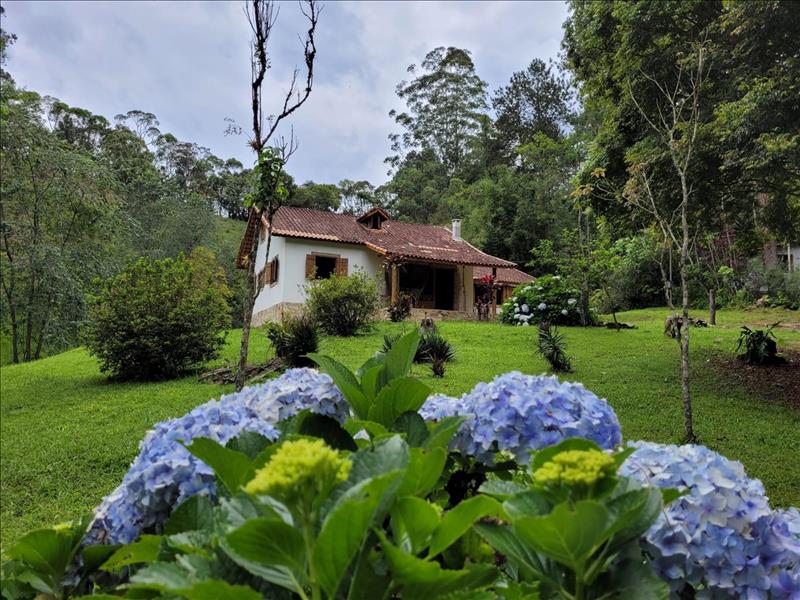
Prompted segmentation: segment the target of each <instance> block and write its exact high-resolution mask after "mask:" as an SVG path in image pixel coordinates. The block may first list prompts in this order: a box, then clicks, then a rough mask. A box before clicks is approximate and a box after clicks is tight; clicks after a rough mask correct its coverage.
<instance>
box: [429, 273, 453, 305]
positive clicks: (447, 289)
mask: <svg viewBox="0 0 800 600" xmlns="http://www.w3.org/2000/svg"><path fill="white" fill-rule="evenodd" d="M455 275H456V271H455V269H436V277H435V280H434V281H435V284H434V285H435V288H436V293H435V298H436V305H435V306H434V308H437V309H439V310H453V300H454V299H455V295H456V277H455Z"/></svg>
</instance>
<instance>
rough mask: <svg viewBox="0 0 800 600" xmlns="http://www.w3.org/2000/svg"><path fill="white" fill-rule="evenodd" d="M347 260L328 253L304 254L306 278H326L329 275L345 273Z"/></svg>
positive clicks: (344, 274) (343, 274)
mask: <svg viewBox="0 0 800 600" xmlns="http://www.w3.org/2000/svg"><path fill="white" fill-rule="evenodd" d="M347 267H348V260H347V259H346V258H342V257H341V256H335V255H330V254H307V255H306V279H328V278H329V277H330V276H331V275H334V274H335V275H342V276H346V275H347V270H348V269H347Z"/></svg>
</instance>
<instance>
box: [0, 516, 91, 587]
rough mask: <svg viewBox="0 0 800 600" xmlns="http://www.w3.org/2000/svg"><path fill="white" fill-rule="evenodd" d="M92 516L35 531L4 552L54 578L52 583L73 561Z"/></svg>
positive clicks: (56, 581)
mask: <svg viewBox="0 0 800 600" xmlns="http://www.w3.org/2000/svg"><path fill="white" fill-rule="evenodd" d="M90 521H91V517H88V516H87V517H83V518H82V519H80V520H79V521H75V522H72V523H69V524H67V525H65V526H63V527H62V528H59V529H37V530H34V531H31V532H30V533H27V534H25V535H24V536H22V537H21V538H20V539H19V540H18V541H17V543H16V544H14V545H13V546H11V548H9V549H8V551H7V552H6V554H7V556H8V558H13V559H16V560H18V561H20V562H22V563H24V564H25V565H27V566H28V567H31V568H33V569H35V570H36V571H38V572H39V574H42V575H47V576H49V577H51V578H55V581H54V584H58V579H59V578H60V577H61V576H62V575H63V574H64V571H65V570H66V569H67V567H68V566H69V564H70V562H72V558H73V556H75V552H77V550H78V546H79V545H80V542H81V539H82V538H83V534H84V533H85V532H86V529H87V527H88V526H89V522H90Z"/></svg>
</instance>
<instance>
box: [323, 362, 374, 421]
mask: <svg viewBox="0 0 800 600" xmlns="http://www.w3.org/2000/svg"><path fill="white" fill-rule="evenodd" d="M308 358H310V359H311V360H313V361H314V362H315V363H317V364H318V365H319V368H320V370H321V371H323V372H324V373H327V374H328V375H330V377H331V379H333V382H334V383H335V384H336V387H338V388H339V390H340V391H341V392H342V394H343V395H344V398H345V400H347V403H348V404H349V405H350V408H352V409H353V412H354V413H355V415H356V416H357V417H358V418H359V419H366V418H367V417H368V413H369V406H370V402H369V400H367V397H366V396H365V395H364V392H363V391H361V385H360V384H359V383H358V380H356V378H355V375H353V373H351V372H350V370H349V369H348V368H347V367H345V366H344V365H343V364H341V363H340V362H338V361H336V360H334V359H332V358H331V357H329V356H324V355H322V354H309V355H308Z"/></svg>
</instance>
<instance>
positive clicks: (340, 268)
mask: <svg viewBox="0 0 800 600" xmlns="http://www.w3.org/2000/svg"><path fill="white" fill-rule="evenodd" d="M347 263H348V260H347V259H346V258H344V257H341V256H340V257H339V258H337V259H336V274H337V275H340V276H342V277H347Z"/></svg>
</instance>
